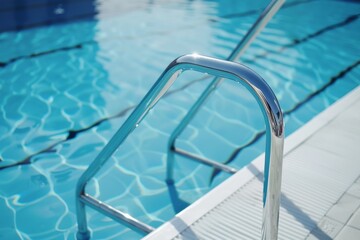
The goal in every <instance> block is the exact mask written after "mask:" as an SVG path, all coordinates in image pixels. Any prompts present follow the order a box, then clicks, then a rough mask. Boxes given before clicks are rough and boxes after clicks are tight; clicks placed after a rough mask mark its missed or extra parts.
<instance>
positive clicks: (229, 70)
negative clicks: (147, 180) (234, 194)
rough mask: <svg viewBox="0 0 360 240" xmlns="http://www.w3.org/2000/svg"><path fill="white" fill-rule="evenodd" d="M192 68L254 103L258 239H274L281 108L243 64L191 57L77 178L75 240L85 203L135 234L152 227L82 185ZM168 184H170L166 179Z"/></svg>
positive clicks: (82, 233) (163, 79) (83, 230)
mask: <svg viewBox="0 0 360 240" xmlns="http://www.w3.org/2000/svg"><path fill="white" fill-rule="evenodd" d="M187 70H193V71H197V72H202V73H208V74H211V75H214V76H217V77H221V78H224V79H230V80H233V81H235V82H238V83H240V84H242V85H244V86H245V87H246V88H247V89H248V90H249V92H250V93H251V94H252V95H253V96H254V97H255V99H256V100H257V102H258V104H259V106H260V108H261V110H262V113H263V116H264V119H265V125H266V149H265V167H264V188H263V208H264V210H263V212H264V213H263V226H262V232H263V239H277V232H278V220H279V206H280V187H281V171H282V158H283V144H284V125H283V115H282V111H281V109H280V105H279V103H278V101H277V99H276V96H275V95H274V93H273V91H272V90H271V88H270V87H269V86H268V84H267V83H266V82H265V81H264V80H263V79H262V78H261V77H260V76H259V75H258V74H256V73H255V72H254V71H253V70H251V69H249V68H247V67H246V66H244V65H242V64H239V63H234V62H230V61H225V60H219V59H215V58H210V57H205V56H200V55H197V54H190V55H185V56H182V57H179V58H177V59H175V60H174V61H173V62H172V63H171V64H170V65H169V66H168V67H167V68H166V70H165V71H164V72H163V73H162V75H161V76H160V78H159V79H158V80H157V81H156V83H155V84H154V85H153V87H152V88H151V89H150V91H149V92H148V93H147V94H146V96H145V97H144V98H143V100H142V101H141V102H140V104H139V105H138V106H137V107H136V108H135V109H134V111H133V112H132V113H131V115H130V116H129V117H128V118H127V119H126V121H125V122H124V124H123V125H122V126H121V127H120V129H119V130H118V131H117V132H116V133H115V135H114V136H113V137H112V138H111V140H110V141H109V143H108V144H107V145H106V146H105V147H104V148H103V149H102V151H101V152H100V153H99V155H98V156H97V157H96V159H95V160H94V161H93V162H92V163H91V164H90V166H89V167H88V168H87V169H86V171H85V172H84V173H83V175H82V176H81V177H80V179H79V181H78V184H77V187H76V211H77V212H76V213H77V222H78V233H77V238H78V239H89V238H90V232H89V230H88V227H87V221H86V213H85V205H87V206H89V207H92V208H93V209H95V210H97V211H99V212H101V213H103V214H104V215H106V216H108V217H110V218H112V219H114V220H116V221H118V222H121V223H123V224H126V225H128V226H130V227H132V228H133V227H135V228H133V229H134V230H137V231H140V232H145V233H149V232H151V231H153V230H154V229H153V228H152V227H151V226H149V225H147V224H145V223H142V222H140V221H139V220H137V219H135V218H133V217H131V216H130V215H128V214H126V213H123V212H121V211H119V210H117V209H115V208H113V207H111V206H109V205H107V204H106V203H103V202H101V201H99V200H97V199H95V198H94V197H92V196H90V195H89V194H87V193H85V187H86V184H87V182H88V181H89V180H90V179H91V178H92V177H93V176H94V175H95V174H96V173H97V172H98V171H99V170H100V168H101V167H102V166H103V165H104V164H105V162H106V161H107V160H108V159H109V158H110V157H111V155H112V154H113V153H114V151H115V150H116V149H117V148H118V147H119V146H120V144H122V143H123V141H124V140H125V139H126V138H127V136H128V135H129V134H130V133H131V132H132V131H133V130H134V129H135V128H136V127H137V126H138V125H139V123H140V122H141V120H142V119H143V118H144V117H145V116H146V114H147V113H148V112H149V110H150V109H151V108H152V107H154V105H155V104H156V103H157V102H158V101H159V100H160V98H161V97H162V96H164V94H165V93H166V91H167V90H168V89H169V88H170V86H171V85H172V83H173V82H174V81H175V80H176V79H177V77H178V76H179V75H180V73H182V72H184V71H187ZM173 162H174V159H173V157H171V154H169V155H168V160H167V171H168V173H167V176H168V177H169V176H171V177H172V174H170V172H172V168H173ZM168 180H172V178H171V179H168Z"/></svg>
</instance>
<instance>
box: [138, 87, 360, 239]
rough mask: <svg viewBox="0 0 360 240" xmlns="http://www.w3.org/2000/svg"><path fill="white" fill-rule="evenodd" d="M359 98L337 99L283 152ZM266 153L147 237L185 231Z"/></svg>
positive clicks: (354, 94) (359, 92) (358, 92)
mask: <svg viewBox="0 0 360 240" xmlns="http://www.w3.org/2000/svg"><path fill="white" fill-rule="evenodd" d="M357 101H360V87H357V88H356V89H354V90H352V91H351V92H350V93H348V94H347V95H345V96H344V97H343V98H341V99H339V100H338V101H336V102H335V103H334V104H332V105H331V106H329V107H328V108H327V109H326V110H324V111H323V112H321V113H320V114H318V115H317V116H315V117H314V118H313V119H312V120H310V121H309V122H308V123H307V124H306V125H304V126H303V127H301V128H300V129H298V130H297V131H295V132H294V133H293V134H291V135H290V136H288V137H286V139H285V147H284V155H287V154H288V153H290V152H291V151H292V150H294V149H295V148H297V147H298V146H299V145H301V144H302V143H303V142H304V141H305V140H307V139H308V138H309V137H311V136H312V135H313V134H314V133H316V132H317V131H318V130H319V129H321V128H322V127H323V126H325V125H327V124H328V123H329V122H330V121H332V120H333V119H334V118H335V117H337V116H339V115H340V114H341V112H343V111H344V110H346V109H347V108H348V107H350V106H351V105H352V104H354V103H356V102H357ZM263 165H264V154H262V155H260V156H259V157H257V158H256V159H255V160H254V161H252V164H251V169H249V167H245V168H243V169H241V170H239V171H238V172H237V173H236V174H234V175H233V176H231V177H229V178H228V179H227V180H225V181H224V182H223V183H221V184H219V185H218V186H217V187H215V188H214V189H213V190H211V191H210V192H209V193H207V194H206V195H204V196H203V197H202V198H200V199H199V200H197V201H196V202H195V203H193V204H192V205H190V206H189V207H188V208H186V209H184V210H183V211H182V212H180V213H179V214H177V215H176V216H175V217H174V218H173V219H172V220H170V221H168V222H166V223H164V224H163V225H161V226H160V227H159V228H158V229H156V230H155V231H154V232H152V233H150V234H149V235H147V236H145V237H144V238H143V239H144V240H150V239H173V238H175V237H176V236H178V235H179V233H180V232H182V231H184V230H185V229H186V228H187V227H188V226H190V225H192V224H193V223H194V222H196V221H197V220H199V219H200V218H201V217H203V216H204V215H205V214H207V213H208V212H209V211H210V210H211V209H213V208H215V207H216V206H218V205H219V204H220V203H222V202H223V201H224V200H225V199H227V198H229V197H230V196H231V195H232V194H234V192H236V191H237V190H239V188H241V186H243V185H245V184H246V183H248V182H249V181H250V180H252V179H254V177H256V175H258V174H259V173H260V172H254V169H261V171H262V169H263Z"/></svg>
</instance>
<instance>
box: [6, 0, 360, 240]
mask: <svg viewBox="0 0 360 240" xmlns="http://www.w3.org/2000/svg"><path fill="white" fill-rule="evenodd" d="M5 2H9V3H11V2H12V1H5ZM26 2H28V1H23V2H22V3H24V4H25V3H26ZM29 2H30V1H29ZM34 2H36V4H37V5H36V4H35V5H36V6H35V5H31V6H30V5H29V6H20V7H17V8H16V7H14V6H13V5H11V4H8V5H6V4H3V5H2V7H1V9H0V11H1V12H2V13H3V14H2V15H1V14H0V16H2V17H3V16H6V17H7V19H10V20H11V19H13V20H14V21H10V20H9V21H6V23H3V25H1V27H0V31H2V32H1V33H0V95H1V98H0V107H1V110H2V111H1V112H2V114H1V115H0V133H1V134H0V159H1V161H0V212H1V215H0V239H74V238H75V233H76V220H75V218H76V216H75V213H74V208H75V206H74V199H75V195H74V190H75V184H76V181H77V179H78V178H79V176H80V175H81V173H82V172H83V171H84V170H85V169H86V167H87V166H88V165H89V163H90V162H91V161H92V160H93V159H94V158H95V157H96V155H97V153H98V152H99V151H100V150H101V149H102V147H103V146H104V145H105V144H106V143H107V141H108V140H109V139H110V137H111V136H112V135H113V134H114V132H115V131H116V130H117V129H118V128H119V127H120V126H121V124H122V123H123V122H124V120H125V119H126V117H127V116H128V115H129V113H130V112H131V111H132V109H133V108H134V106H136V104H137V103H138V102H139V101H140V100H141V98H142V97H143V96H144V95H145V93H146V92H147V91H148V90H149V89H150V87H151V85H152V84H153V83H154V82H155V81H156V79H157V77H158V76H159V75H160V74H161V72H162V71H163V70H164V69H165V67H166V66H167V64H168V63H170V62H171V61H172V60H173V59H174V58H176V57H178V56H180V55H183V54H186V53H192V52H197V53H200V54H203V55H208V56H213V57H218V58H222V59H225V58H227V56H228V55H229V54H230V52H231V51H232V49H233V48H234V47H235V46H236V44H237V42H238V41H239V40H240V39H241V37H242V36H243V35H244V34H245V33H246V31H247V29H249V27H250V26H251V24H252V23H253V22H254V21H255V19H256V18H257V16H258V14H259V12H260V11H261V9H263V8H264V6H266V4H267V3H268V1H260V0H256V1H254V0H244V1H231V0H224V1H215V0H207V1H205V0H204V1H201V0H198V1H186V0H176V1H160V2H157V1H140V0H137V1H130V3H125V1H121V3H120V1H115V0H110V1H72V4H75V5H76V4H78V5H79V6H80V5H81V4H90V5H87V7H79V6H78V5H76V6H77V7H76V6H71V7H70V6H68V5H66V4H61V1H55V0H54V1H48V5H47V8H46V10H41V9H42V6H43V5H42V2H46V1H40V0H39V1H34ZM65 2H66V1H65ZM67 4H70V3H67ZM76 8H80V9H83V12H80V13H79V12H76V11H75V10H74V9H76ZM26 9H28V10H26ZM19 11H20V13H19ZM26 11H28V12H26ZM39 12H42V13H43V15H44V17H43V18H41V17H39V16H40V15H36V16H38V18H36V19H32V18H29V16H32V15H31V14H32V13H37V14H38V13H39ZM45 13H46V14H45ZM19 16H21V17H19ZM25 16H28V18H26V17H25ZM359 18H360V4H359V3H357V2H356V1H321V0H319V1H307V0H293V1H287V3H286V4H285V5H284V6H283V8H282V9H281V10H280V11H279V12H278V14H277V15H276V16H275V17H274V19H273V20H272V21H271V22H270V23H269V25H268V26H267V27H266V28H265V29H264V31H263V32H262V33H261V34H260V35H259V37H258V39H257V40H256V41H255V42H254V43H253V44H252V45H251V47H250V48H249V49H248V51H247V52H246V53H245V55H244V56H243V57H242V59H241V60H240V61H241V62H242V63H244V64H246V65H248V66H249V67H250V68H252V69H254V70H255V71H257V72H258V73H259V74H260V75H261V76H262V77H263V78H264V79H265V80H266V81H267V82H268V83H269V85H270V86H271V87H272V88H273V90H274V92H275V94H276V96H277V97H278V98H279V101H280V104H281V106H282V109H283V111H284V113H285V120H286V133H287V134H290V133H291V132H293V131H295V130H296V129H298V128H299V127H300V126H302V125H304V124H305V123H306V122H307V121H309V120H310V119H311V118H313V117H314V116H315V115H316V114H318V113H319V112H321V111H322V110H324V109H325V108H326V107H328V106H329V105H330V104H332V103H333V102H335V101H336V100H337V99H339V98H340V97H342V96H343V95H345V94H346V93H347V92H349V91H350V90H352V89H354V88H355V87H357V86H358V85H359V84H360V67H359V63H360V56H359V52H360V51H359V50H360V47H359V40H360V32H359V31H358V29H360V19H359ZM19 19H20V20H21V21H20V20H19ZM203 79H204V78H203V76H202V75H198V74H195V73H186V74H184V75H182V76H181V79H179V80H178V81H177V82H176V83H175V84H174V86H173V87H172V88H171V89H170V94H168V95H167V96H166V97H165V98H164V100H162V101H160V102H159V103H158V105H157V106H156V107H155V108H154V109H153V110H152V112H150V114H149V115H148V116H147V118H146V119H145V120H144V122H142V124H141V125H140V127H138V128H137V129H136V131H134V133H133V134H132V135H131V136H130V137H129V139H128V140H127V141H126V142H125V143H124V145H122V146H121V147H120V148H119V150H118V151H117V152H116V153H115V154H114V156H113V161H110V162H109V163H108V164H107V165H106V166H105V167H104V169H103V170H102V171H101V172H100V173H99V174H98V175H97V176H96V178H95V180H94V181H92V182H91V184H90V185H89V186H88V188H87V191H88V192H89V193H90V194H92V195H93V196H95V197H97V198H99V199H101V200H103V201H105V202H107V203H109V204H111V205H112V206H115V207H116V208H118V209H121V210H123V211H125V212H128V213H130V214H131V215H133V216H135V217H137V218H139V219H140V220H143V221H144V222H146V223H148V224H150V225H152V226H154V227H158V226H160V225H161V224H162V223H163V222H165V221H167V220H169V219H171V218H172V217H173V216H174V215H175V214H176V213H177V212H179V211H181V210H182V209H184V208H185V207H186V206H188V205H189V204H191V203H192V202H194V201H195V200H196V199H199V198H200V197H201V196H203V195H204V194H205V193H206V192H208V191H209V190H211V189H212V188H213V187H214V186H216V185H218V184H219V183H221V182H222V181H223V180H224V179H226V178H227V177H229V175H228V174H225V173H220V174H219V173H217V172H214V171H213V169H211V168H209V167H207V166H202V165H199V164H196V163H194V162H192V161H189V160H186V159H181V158H180V157H178V158H177V160H176V166H175V179H176V185H175V188H168V186H167V185H166V184H165V181H164V179H165V170H166V168H165V160H166V144H167V140H168V137H169V135H170V134H171V132H172V130H173V129H174V128H175V127H176V125H177V124H178V123H179V121H180V119H181V118H182V117H183V116H184V115H185V113H186V111H187V109H189V107H190V106H191V104H192V103H193V102H194V101H195V99H196V98H197V96H199V94H200V93H201V91H202V90H203V89H204V88H205V87H206V85H207V84H208V83H209V81H208V79H204V80H203ZM264 128H265V126H264V125H263V120H262V116H261V114H260V112H259V109H258V107H257V105H256V103H255V101H254V100H253V99H252V97H251V96H250V94H248V93H247V92H246V91H244V89H242V88H240V87H239V86H237V85H236V84H234V83H231V82H224V84H222V85H221V87H220V88H219V89H218V90H217V91H216V92H215V93H214V94H213V96H212V97H211V98H210V99H209V101H207V103H206V105H205V106H204V107H203V109H202V110H201V111H200V112H199V114H198V115H197V116H196V118H195V119H194V120H193V121H192V123H191V125H190V126H189V127H188V128H187V129H186V131H185V132H184V133H183V134H182V135H181V137H180V138H179V139H178V141H177V145H178V146H181V147H182V148H184V149H187V150H190V151H192V152H194V153H196V154H199V155H202V156H206V157H209V158H212V159H216V160H218V161H220V162H226V161H227V159H228V157H229V156H230V155H231V154H232V153H233V152H234V151H236V152H238V154H237V157H236V158H235V159H233V160H232V161H229V162H228V164H229V165H231V166H234V167H237V168H240V167H243V166H245V165H246V164H248V163H249V162H250V161H251V160H252V159H254V158H255V157H256V156H258V155H259V154H261V153H262V152H263V149H264V137H263V131H264ZM88 219H89V225H90V228H91V230H92V234H93V236H94V239H139V238H141V237H142V235H140V234H138V233H136V232H134V231H131V230H129V229H127V228H126V227H124V226H122V225H120V224H118V223H116V222H114V221H113V220H111V219H108V218H107V217H105V216H103V215H101V214H99V213H96V212H94V211H92V210H89V211H88Z"/></svg>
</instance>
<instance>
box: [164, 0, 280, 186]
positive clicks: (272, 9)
mask: <svg viewBox="0 0 360 240" xmlns="http://www.w3.org/2000/svg"><path fill="white" fill-rule="evenodd" d="M284 2H285V0H272V1H271V2H270V3H269V5H268V6H267V7H266V8H265V9H264V11H263V12H262V13H261V15H260V16H259V18H258V19H257V20H256V21H255V23H254V24H253V25H252V27H251V28H250V29H249V31H248V32H247V33H246V35H245V36H244V37H243V38H242V40H241V41H240V42H239V44H238V45H237V46H236V47H235V49H234V50H233V52H232V53H231V54H230V56H229V57H228V58H227V60H229V61H236V60H237V59H239V58H240V56H241V55H242V54H243V53H244V52H245V50H246V49H247V48H248V47H249V46H250V44H251V43H252V42H253V40H254V39H255V38H256V36H257V35H258V34H259V33H260V32H261V30H262V29H263V28H264V27H265V26H266V24H267V23H268V22H269V21H270V20H271V19H272V17H273V16H274V14H275V13H277V11H278V10H279V9H280V7H281V6H282V5H283V4H284ZM222 80H223V79H222V78H221V77H217V78H215V79H214V80H213V81H212V82H211V83H210V84H209V85H208V86H207V88H206V89H205V90H204V92H203V93H202V94H201V95H200V97H199V98H198V100H196V102H195V103H194V104H193V106H192V107H191V108H190V110H189V111H188V112H187V113H186V115H185V117H184V118H183V119H182V120H181V122H180V123H179V125H178V126H177V128H176V129H175V130H174V131H173V133H172V134H171V136H170V138H169V141H168V150H169V158H174V153H177V154H180V155H183V156H186V157H188V158H190V159H193V160H197V161H199V158H198V157H194V156H195V155H193V154H191V153H189V152H186V151H185V150H183V149H179V148H176V147H175V141H176V139H177V138H178V137H179V135H180V134H181V133H182V132H183V131H184V129H185V128H186V126H187V125H188V124H189V123H190V121H191V120H192V118H193V117H194V116H195V115H196V113H197V112H198V110H199V109H200V107H201V106H202V104H203V103H204V102H205V100H206V99H207V98H208V97H209V96H210V94H211V93H212V92H213V90H215V89H216V88H217V86H218V85H219V84H220V83H221V82H222ZM202 160H205V161H199V162H202V163H205V164H208V165H211V166H213V167H214V168H217V169H219V170H222V171H224V169H227V166H226V165H225V164H222V163H218V162H216V161H213V160H210V159H206V158H202ZM168 170H169V171H168V173H167V175H168V176H167V180H168V181H172V174H173V170H172V169H169V168H168ZM225 171H226V170H225ZM227 172H229V171H227ZM230 173H231V172H230Z"/></svg>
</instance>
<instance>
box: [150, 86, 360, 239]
mask: <svg viewBox="0 0 360 240" xmlns="http://www.w3.org/2000/svg"><path fill="white" fill-rule="evenodd" d="M349 95H352V96H351V97H349V96H347V98H348V99H347V100H343V102H340V103H337V106H333V107H331V108H330V109H328V110H327V111H325V112H324V113H323V114H320V115H319V116H318V117H317V118H316V119H314V120H313V121H312V122H310V123H309V126H305V128H304V129H301V130H300V131H299V132H298V133H295V134H293V136H290V137H289V138H288V139H287V140H286V142H285V144H286V146H285V158H284V166H283V183H282V196H281V199H282V200H281V210H280V224H279V239H337V240H343V239H358V237H359V236H360V210H359V207H360V180H359V177H360V157H359V156H360V144H359V143H360V88H358V89H356V90H354V91H353V92H352V93H351V94H349ZM349 101H350V102H349ZM335 105H336V104H335ZM294 142H295V143H294ZM289 145H291V146H289ZM261 166H262V161H259V160H255V161H254V163H252V164H250V165H249V166H248V167H247V169H246V171H247V172H246V171H245V172H244V173H243V174H244V175H249V172H250V173H252V177H250V178H248V180H243V181H240V182H242V183H241V187H240V188H236V190H235V191H233V192H231V193H229V191H230V190H229V189H225V190H224V188H233V187H232V186H233V185H234V184H235V185H238V184H239V181H238V180H239V179H237V180H236V179H235V178H236V177H237V176H236V175H238V174H239V173H237V174H236V175H234V176H233V178H234V179H233V180H232V179H231V178H230V179H229V181H227V182H226V183H225V184H224V185H223V186H222V185H220V186H219V187H218V189H215V191H213V192H211V193H210V194H209V196H205V197H204V198H205V200H202V199H201V200H200V201H199V202H198V203H196V204H195V206H193V207H192V208H191V209H189V210H185V211H184V212H183V213H180V214H179V215H178V216H177V217H176V218H175V219H173V220H172V221H171V222H169V223H167V224H164V225H163V226H162V227H160V228H159V229H158V231H156V232H154V233H152V234H150V235H148V236H147V237H146V239H163V238H164V237H165V236H166V238H168V239H261V233H260V228H261V218H262V202H261V201H262V200H261V199H262V167H261ZM245 178H246V177H245ZM244 182H245V183H244ZM238 186H239V185H238ZM221 188H223V189H221ZM233 189H234V188H233ZM222 195H223V199H222V200H219V199H220V198H221V197H222ZM211 199H214V201H215V202H216V201H218V203H217V204H213V205H212V204H211V203H209V202H211V201H212V200H211ZM203 205H208V206H209V209H208V210H207V211H205V210H204V209H205V208H204V206H203Z"/></svg>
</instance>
